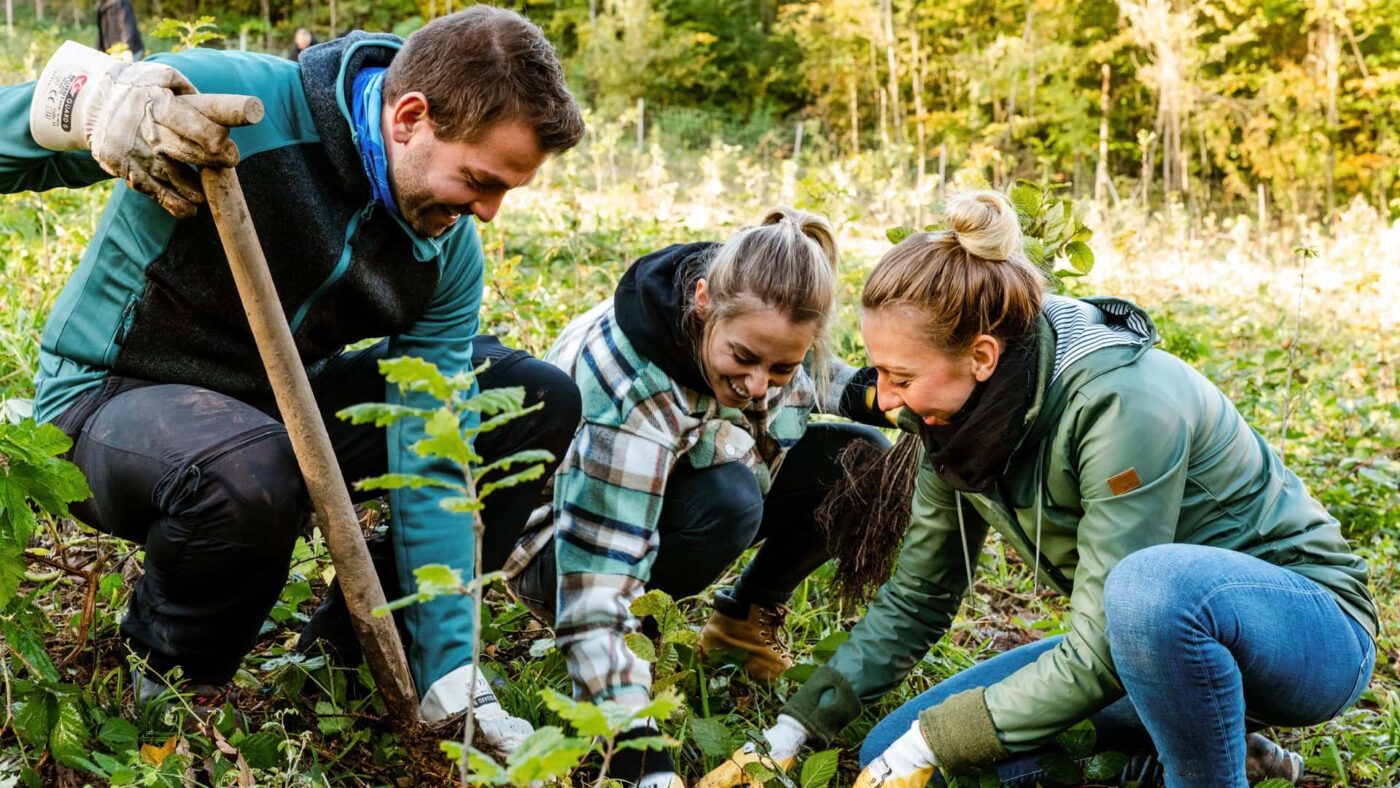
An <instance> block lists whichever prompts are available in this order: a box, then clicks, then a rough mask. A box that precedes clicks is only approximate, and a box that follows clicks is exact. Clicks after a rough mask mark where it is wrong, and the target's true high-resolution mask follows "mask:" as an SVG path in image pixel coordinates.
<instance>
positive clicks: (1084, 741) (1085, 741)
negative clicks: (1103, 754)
mask: <svg viewBox="0 0 1400 788" xmlns="http://www.w3.org/2000/svg"><path fill="white" fill-rule="evenodd" d="M1097 740H1098V733H1097V732H1095V730H1094V723H1092V722H1090V721H1088V720H1080V721H1079V722H1078V723H1076V724H1075V725H1074V726H1072V727H1070V728H1069V729H1068V730H1066V731H1064V732H1063V733H1061V734H1060V735H1058V736H1056V737H1055V741H1056V742H1058V743H1059V745H1060V746H1061V747H1064V748H1065V752H1067V753H1069V755H1070V757H1071V758H1087V757H1089V754H1090V753H1092V752H1093V751H1094V743H1095V742H1096V741H1097Z"/></svg>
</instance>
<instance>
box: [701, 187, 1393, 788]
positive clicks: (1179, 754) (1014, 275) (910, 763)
mask: <svg viewBox="0 0 1400 788" xmlns="http://www.w3.org/2000/svg"><path fill="white" fill-rule="evenodd" d="M947 220H948V227H949V229H948V230H947V231H943V232H934V233H919V234H916V235H913V236H910V237H909V238H907V239H905V240H904V241H902V242H900V243H899V244H898V245H897V246H895V247H894V248H893V249H891V250H890V251H889V252H887V253H886V254H885V256H884V257H883V258H882V259H881V261H880V263H879V264H878V265H877V266H876V268H875V270H874V271H873V272H872V273H871V275H870V278H869V280H868V281H867V282H866V284H865V289H864V292H863V293H862V297H861V306H862V307H863V318H862V321H861V329H862V333H863V335H864V337H865V342H866V348H867V352H868V353H869V357H870V361H871V362H872V364H874V366H875V369H876V370H878V374H879V377H878V384H877V387H878V392H879V394H878V402H879V405H880V407H882V408H885V409H894V408H903V409H904V410H905V411H907V412H909V413H913V414H916V415H917V417H918V418H917V419H911V420H906V421H904V422H903V426H905V427H906V428H908V429H911V430H913V431H915V432H917V434H918V435H919V437H920V438H921V440H922V442H923V445H924V455H923V460H922V462H921V464H920V465H919V471H918V478H917V488H916V491H915V493H914V497H913V516H912V519H911V522H910V525H909V529H908V531H907V533H906V534H905V537H904V544H903V549H902V552H901V553H900V556H899V564H898V569H897V570H896V573H895V575H894V577H893V578H891V579H890V580H889V581H888V582H887V583H886V584H885V585H884V587H883V588H881V590H880V591H879V593H878V595H877V596H876V599H875V602H874V603H873V604H872V605H871V606H870V608H869V611H868V612H867V614H866V615H865V616H864V617H863V618H862V619H861V620H860V622H859V623H857V624H856V625H855V627H854V628H853V629H852V630H851V634H850V638H849V639H848V640H846V642H844V643H843V644H842V645H841V646H840V647H839V648H838V649H837V651H836V653H835V655H833V656H832V658H831V660H830V661H829V662H828V663H827V664H825V665H823V666H822V667H820V668H818V669H817V670H816V672H814V673H813V674H812V676H811V677H810V678H809V679H808V680H807V682H806V683H805V684H804V685H803V686H802V688H801V690H800V691H799V692H798V693H797V694H796V695H795V696H794V697H792V698H791V699H790V700H789V701H788V702H787V704H786V706H785V707H784V708H783V712H782V714H780V715H779V717H778V723H777V725H775V726H774V727H773V728H771V729H769V730H768V731H767V732H765V738H766V740H767V742H768V745H769V750H770V753H769V754H770V755H771V757H773V758H774V759H775V760H776V761H777V762H778V765H780V766H781V765H783V764H784V763H790V762H791V759H792V757H793V756H794V755H795V753H796V752H797V750H798V748H799V747H800V746H801V745H802V744H803V743H804V742H805V741H806V740H807V739H808V738H812V739H816V740H820V741H829V740H831V739H832V738H833V737H835V736H836V735H837V733H839V732H840V731H841V730H842V729H843V728H844V727H845V726H846V724H847V723H849V722H850V721H851V720H853V719H855V718H856V717H857V716H858V715H859V714H860V712H861V709H862V708H863V706H864V705H865V704H867V703H870V702H872V701H874V700H875V699H877V698H879V697H881V696H882V695H884V694H885V693H886V692H888V691H890V690H891V689H892V688H894V687H895V686H896V685H897V684H899V682H901V681H902V680H903V679H904V677H905V676H906V675H907V674H908V673H909V671H910V670H911V669H912V668H913V667H914V666H915V665H917V664H918V663H919V661H920V660H921V659H922V658H923V657H924V655H925V654H926V653H927V652H928V649H929V648H930V646H932V645H933V644H934V643H936V642H938V640H939V639H940V638H942V637H943V635H944V634H946V633H947V631H948V629H949V626H950V625H951V623H952V621H953V617H954V616H955V615H956V613H957V611H958V607H959V605H960V603H961V600H962V598H963V597H964V596H965V595H966V594H967V593H968V592H969V590H970V589H971V587H972V580H973V574H974V569H975V567H976V564H977V559H978V556H979V555H980V554H981V546H982V543H983V541H984V540H985V538H986V536H987V533H988V530H989V529H995V530H996V531H997V533H998V534H1000V536H1001V537H1002V539H1003V540H1004V541H1005V542H1006V543H1007V544H1009V545H1010V546H1012V547H1013V548H1014V549H1015V550H1016V551H1017V552H1019V553H1020V554H1021V556H1022V558H1023V559H1024V560H1025V561H1026V562H1027V564H1028V565H1029V566H1030V567H1031V569H1032V571H1033V572H1034V573H1035V574H1034V577H1035V582H1036V583H1037V584H1040V583H1046V584H1048V585H1049V586H1050V587H1051V588H1053V589H1054V590H1056V591H1058V592H1059V593H1061V594H1064V595H1065V596H1067V597H1068V598H1069V610H1070V616H1069V618H1068V631H1067V632H1066V633H1065V634H1063V635H1057V636H1054V637H1050V638H1045V639H1043V640H1038V641H1036V642H1033V643H1030V644H1028V645H1025V646H1021V647H1019V648H1015V649H1012V650H1010V651H1007V652H1005V653H1002V654H999V655H997V656H995V657H993V658H991V659H989V660H987V661H985V662H982V663H980V664H978V665H975V666H973V667H971V668H969V669H967V670H965V671H963V672H961V673H959V674H957V675H954V676H952V677H950V678H948V679H947V680H945V681H943V682H941V683H939V684H937V685H935V686H934V687H933V688H931V689H929V690H928V691H926V692H924V693H923V694H922V695H919V696H918V697H916V698H915V699H913V700H911V701H909V702H908V703H906V704H905V705H904V706H902V707H900V708H899V709H897V710H896V711H894V712H893V713H891V714H890V715H889V716H887V717H886V718H885V719H884V720H883V721H881V722H880V723H879V724H878V725H876V726H875V728H874V729H873V730H872V731H871V732H870V734H869V736H868V737H867V738H866V740H865V745H864V747H863V749H862V752H861V763H862V765H863V766H864V767H865V768H864V771H862V772H861V775H860V777H859V778H858V780H857V782H856V785H857V786H858V787H859V788H874V787H875V786H883V787H884V788H912V787H913V786H922V785H925V784H927V783H929V782H930V781H931V780H935V779H939V780H941V779H943V778H944V777H945V776H947V775H951V774H958V773H959V772H962V771H964V770H967V769H977V768H982V767H989V766H994V767H995V768H996V769H997V771H998V772H999V774H1000V777H1001V780H1002V782H1003V783H1004V784H1034V783H1035V781H1036V779H1037V778H1038V777H1039V776H1042V775H1041V772H1040V767H1039V766H1038V764H1037V761H1038V759H1039V758H1040V757H1042V756H1044V755H1045V754H1046V753H1047V752H1054V751H1057V749H1058V748H1057V747H1056V745H1055V744H1054V742H1053V739H1054V737H1055V735H1056V734H1058V733H1060V732H1061V731H1064V730H1065V729H1067V728H1069V727H1071V726H1072V725H1075V724H1076V723H1078V722H1080V721H1082V720H1090V721H1091V722H1092V723H1093V724H1094V726H1095V728H1096V730H1097V732H1098V738H1099V741H1101V742H1105V743H1108V744H1110V746H1113V747H1114V748H1116V749H1132V748H1143V749H1145V750H1146V751H1148V752H1155V755H1156V758H1157V759H1158V760H1159V761H1160V763H1161V765H1162V766H1163V767H1165V781H1166V784H1167V786H1169V788H1196V787H1199V788H1245V786H1246V785H1247V784H1248V783H1249V782H1250V781H1253V780H1260V779H1264V778H1266V777H1280V778H1283V779H1286V780H1288V781H1290V782H1293V783H1296V782H1298V781H1299V780H1301V778H1302V765H1303V764H1302V759H1301V758H1300V757H1299V756H1298V755H1297V754H1296V753H1290V752H1288V751H1286V750H1282V749H1281V748H1278V747H1277V746H1275V745H1273V744H1272V743H1271V742H1269V741H1268V740H1267V739H1265V738H1263V737H1262V736H1259V735H1257V734H1255V733H1254V731H1257V730H1258V729H1260V728H1262V727H1265V726H1270V725H1285V726H1300V725H1313V724H1317V723H1320V722H1324V721H1326V720H1330V719H1332V718H1333V717H1335V716H1336V715H1338V714H1339V713H1341V712H1342V711H1343V710H1344V709H1346V708H1347V707H1348V706H1350V705H1351V704H1353V703H1355V702H1356V700H1357V699H1358V698H1359V697H1360V696H1361V693H1362V692H1363V691H1364V690H1365V689H1366V686H1367V683H1368V682H1369V680H1370V676H1371V672H1372V669H1373V668H1374V666H1375V659H1376V645H1375V638H1376V631H1377V627H1378V621H1377V613H1376V607H1375V604H1374V602H1373V601H1372V599H1371V595H1370V593H1369V592H1368V590H1367V567H1366V563H1365V562H1364V561H1363V560H1362V559H1361V558H1359V557H1358V556H1357V555H1356V554H1355V553H1353V552H1352V550H1351V548H1350V547H1349V546H1348V544H1347V542H1346V540H1345V539H1344V538H1343V537H1342V533H1341V526H1340V524H1339V523H1338V522H1337V520H1336V518H1334V517H1332V516H1331V515H1330V514H1328V512H1327V511H1326V510H1325V509H1324V508H1323V507H1322V506H1321V505H1320V504H1319V503H1318V502H1317V500H1316V499H1314V498H1313V497H1312V496H1311V495H1309V493H1308V491H1307V489H1305V488H1304V486H1303V483H1302V482H1301V481H1300V480H1299V479H1298V477H1297V476H1296V475H1294V474H1293V472H1292V471H1290V470H1289V469H1288V468H1287V467H1285V466H1284V464H1283V461H1282V460H1281V459H1280V458H1279V456H1278V454H1276V453H1275V452H1274V451H1273V450H1272V449H1271V448H1270V447H1269V445H1268V444H1267V443H1265V442H1264V439H1263V438H1262V437H1260V435H1259V434H1258V433H1257V432H1255V431H1254V430H1253V429H1252V428H1251V427H1250V426H1249V425H1248V424H1247V423H1245V421H1244V419H1243V418H1242V417H1241V416H1240V414H1239V412H1238V411H1237V410H1236V409H1235V406H1234V404H1233V403H1231V402H1230V401H1229V399H1227V398H1226V397H1225V395H1224V394H1223V393H1222V392H1221V391H1220V390H1219V389H1218V388H1216V386H1215V385H1214V384H1213V383H1211V382H1210V381H1209V380H1207V379H1206V378H1205V377H1203V376H1202V375H1201V374H1200V373H1199V372H1197V371H1196V370H1195V369H1193V368H1191V367H1190V366H1188V365H1187V364H1186V363H1185V362H1183V361H1181V360H1180V359H1178V358H1176V357H1175V356H1172V355H1170V354H1168V353H1166V352H1164V351H1162V350H1158V349H1155V348H1154V345H1155V344H1156V343H1157V341H1158V335H1157V331H1156V329H1155V328H1154V326H1153V324H1152V321H1151V320H1150V319H1149V318H1148V316H1147V314H1146V313H1145V312H1143V311H1142V310H1141V309H1139V308H1138V307H1137V306H1135V305H1133V304H1130V303H1128V302H1126V301H1122V300H1119V299H1114V298H1090V299H1084V300H1076V299H1071V298H1065V297H1062V296H1052V295H1047V294H1046V293H1045V292H1044V287H1045V282H1044V279H1043V277H1042V275H1041V274H1040V272H1039V271H1038V270H1037V269H1036V268H1035V267H1034V266H1033V265H1031V264H1030V263H1029V262H1028V261H1027V259H1026V257H1025V255H1024V252H1023V242H1022V237H1021V230H1020V225H1019V223H1018V220H1017V217H1016V211H1015V209H1014V208H1013V207H1012V206H1011V204H1010V203H1009V202H1008V201H1007V199H1006V198H1005V197H1004V196H1002V195H1001V194H998V193H995V192H979V193H973V194H967V195H962V196H959V197H957V198H955V199H954V200H952V201H951V202H950V204H949V206H948V214H947ZM1300 642H1301V643H1303V644H1304V645H1303V646H1302V647H1300V646H1299V643H1300ZM759 757H760V755H759V754H757V753H755V752H753V750H752V749H749V750H745V751H740V752H739V753H736V754H735V756H734V757H733V758H732V759H731V760H730V761H728V762H726V764H725V765H723V766H721V767H720V768H719V769H718V770H716V771H715V772H712V773H711V774H710V775H709V776H708V777H707V778H706V779H705V780H704V781H703V782H702V783H701V786H702V787H703V788H719V787H720V786H728V785H733V784H736V783H739V782H743V781H744V775H743V774H742V772H741V771H740V767H741V765H742V764H743V763H744V762H746V761H751V760H755V759H757V758H759ZM1132 777H1133V778H1134V779H1142V777H1141V776H1137V775H1133V776H1132Z"/></svg>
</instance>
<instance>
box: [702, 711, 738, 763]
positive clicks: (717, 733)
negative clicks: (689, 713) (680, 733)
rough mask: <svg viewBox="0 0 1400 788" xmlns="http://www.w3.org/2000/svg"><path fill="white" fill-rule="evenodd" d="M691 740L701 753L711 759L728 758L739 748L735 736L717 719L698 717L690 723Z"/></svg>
mask: <svg viewBox="0 0 1400 788" xmlns="http://www.w3.org/2000/svg"><path fill="white" fill-rule="evenodd" d="M690 739H691V741H693V742H695V746H696V747H699V748H700V752H702V753H704V754H705V755H707V756H709V757H711V758H728V757H729V755H730V754H731V753H733V752H734V750H735V749H737V747H736V746H735V742H734V735H733V734H732V733H730V732H729V728H727V727H725V725H724V723H722V722H720V721H719V720H716V719H710V718H706V717H696V718H694V719H692V720H691V721H690Z"/></svg>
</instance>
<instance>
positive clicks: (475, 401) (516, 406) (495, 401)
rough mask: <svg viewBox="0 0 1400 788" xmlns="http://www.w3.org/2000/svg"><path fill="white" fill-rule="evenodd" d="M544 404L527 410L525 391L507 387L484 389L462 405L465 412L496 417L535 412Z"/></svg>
mask: <svg viewBox="0 0 1400 788" xmlns="http://www.w3.org/2000/svg"><path fill="white" fill-rule="evenodd" d="M543 405H544V403H539V404H538V405H534V406H531V407H530V408H529V409H528V410H527V409H526V408H525V389H524V388H523V387H521V386H505V387H503V388H498V389H483V390H481V391H480V392H478V393H477V394H476V395H475V396H473V397H471V398H469V399H467V401H465V402H463V403H462V409H463V410H469V411H473V412H476V413H481V414H483V415H486V416H494V415H496V414H498V413H517V412H519V413H525V412H534V411H535V410H538V409H539V407H542V406H543Z"/></svg>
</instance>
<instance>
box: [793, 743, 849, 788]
mask: <svg viewBox="0 0 1400 788" xmlns="http://www.w3.org/2000/svg"><path fill="white" fill-rule="evenodd" d="M840 755H841V751H840V750H822V751H821V752H819V753H814V754H813V755H812V756H810V757H809V758H807V760H806V761H803V763H802V779H801V781H800V783H801V785H802V788H826V786H827V785H829V784H830V783H831V778H833V777H835V776H836V765H837V761H838V760H839V758H840Z"/></svg>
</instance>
